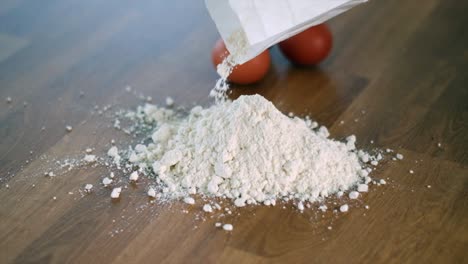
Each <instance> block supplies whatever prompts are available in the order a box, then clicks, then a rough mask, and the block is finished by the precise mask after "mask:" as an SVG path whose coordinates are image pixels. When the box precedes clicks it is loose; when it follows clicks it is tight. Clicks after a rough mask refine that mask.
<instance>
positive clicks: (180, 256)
mask: <svg viewBox="0 0 468 264" xmlns="http://www.w3.org/2000/svg"><path fill="white" fill-rule="evenodd" d="M466 10H468V3H467V2H466V1H458V0H444V1H442V0H427V1H424V3H421V2H418V1H403V0H388V1H378V0H374V1H370V2H369V3H367V4H365V5H362V6H360V7H357V8H355V9H353V10H351V11H350V12H348V13H346V14H343V15H341V16H339V17H337V18H335V19H333V20H332V21H330V22H329V24H330V26H331V28H332V30H333V34H334V40H335V42H334V50H333V53H332V54H331V56H330V57H329V58H328V59H327V60H326V61H325V62H324V63H322V64H321V65H320V66H318V67H311V68H297V67H294V66H292V65H290V64H289V63H288V62H287V60H285V58H284V57H283V56H282V55H281V54H280V52H279V50H278V49H277V48H272V49H271V54H272V69H271V70H270V72H269V73H268V75H267V77H266V78H265V80H263V81H262V82H261V83H259V84H256V85H253V86H235V87H234V88H233V91H232V94H231V97H232V98H236V97H238V96H240V95H242V94H254V93H260V94H262V95H264V96H265V97H266V98H267V99H269V100H271V101H272V102H273V103H274V104H275V105H276V106H277V107H278V108H279V109H280V110H281V111H283V112H284V113H289V112H293V113H295V114H297V115H300V116H305V115H310V116H311V117H313V118H314V119H316V120H318V121H319V122H320V123H321V124H324V125H326V126H328V127H329V128H330V131H331V133H332V136H333V137H335V138H338V139H340V138H343V137H345V136H347V135H350V134H355V135H356V136H357V138H358V146H359V147H361V148H364V149H374V148H392V149H396V150H397V151H398V152H400V153H402V154H404V156H405V159H404V160H403V161H399V162H395V161H392V160H389V161H387V162H385V163H384V164H382V166H381V167H380V168H379V169H378V170H377V171H375V172H374V173H373V177H375V178H376V179H386V181H387V182H388V184H386V185H383V186H376V187H373V188H371V191H370V192H369V193H367V194H365V195H363V196H362V198H361V199H359V200H358V201H347V200H346V199H344V200H338V199H331V200H329V201H328V202H327V205H328V206H329V207H330V208H331V209H335V208H337V207H339V205H340V204H342V203H343V202H348V203H349V204H350V207H351V210H350V211H349V212H348V213H346V214H339V213H333V212H332V210H328V211H327V212H325V213H322V212H319V211H318V210H317V209H316V207H317V206H318V204H315V205H313V207H314V209H313V210H306V211H305V212H304V213H298V212H297V211H296V210H294V209H293V208H292V206H291V205H290V204H285V208H283V207H282V206H276V207H274V208H266V207H259V208H256V207H246V208H241V209H234V210H233V214H232V215H231V216H227V217H225V218H222V219H218V218H217V217H213V218H211V217H210V215H208V214H206V213H203V212H202V211H201V210H200V208H201V206H202V205H203V204H202V203H201V201H200V200H199V199H198V200H197V202H198V203H197V204H196V205H195V206H187V205H185V204H183V203H180V202H175V203H172V204H163V205H160V204H152V203H150V201H149V200H148V198H147V197H146V195H145V186H146V184H147V181H149V180H148V179H144V181H143V182H142V183H140V184H138V185H136V186H129V189H128V190H126V191H125V192H124V193H123V195H122V198H121V199H120V200H119V201H117V202H111V201H110V200H109V194H110V191H111V190H110V189H107V188H102V187H99V184H98V183H99V181H100V179H102V177H104V176H106V175H107V173H108V170H107V169H105V168H102V167H100V166H96V167H91V168H86V167H77V168H75V169H73V170H71V171H69V172H67V171H63V170H57V165H56V164H55V160H62V161H63V160H64V159H66V158H77V157H82V156H83V153H84V149H86V148H88V147H94V148H95V153H104V152H105V150H106V149H108V148H109V146H110V140H111V139H114V140H115V141H116V142H117V144H118V145H126V144H129V143H130V142H132V141H134V140H135V139H133V138H131V137H129V136H127V135H125V134H123V133H121V132H119V131H116V130H115V129H113V128H112V127H111V124H112V117H111V113H112V112H115V110H118V109H121V108H130V107H135V106H136V105H139V104H141V103H142V100H140V99H139V98H138V97H139V95H140V94H143V95H145V96H151V97H152V98H153V102H156V103H163V102H164V99H165V97H166V96H172V97H173V98H174V99H175V101H176V103H177V104H178V105H185V106H191V105H192V104H194V103H199V104H203V105H208V104H210V103H211V100H210V99H209V98H208V96H207V95H208V93H209V91H210V89H211V88H212V87H213V85H214V81H215V79H216V77H217V75H216V73H215V71H214V70H213V68H212V65H211V61H210V51H211V47H212V45H213V43H214V42H215V40H216V39H217V38H218V34H217V32H216V29H215V27H214V25H213V23H212V22H211V20H210V18H209V16H208V14H207V11H206V10H205V8H204V6H203V3H202V1H184V2H183V3H182V2H181V1H172V2H171V1H150V0H143V1H133V2H132V1H94V0H82V1H71V0H61V1H57V0H49V1H32V0H29V1H28V0H7V1H4V2H2V3H0V42H1V43H0V49H1V50H0V55H1V54H4V55H1V57H2V58H1V59H0V100H1V102H0V137H1V139H2V140H1V141H0V150H1V152H0V182H1V185H0V201H2V202H1V203H0V262H1V263H467V262H468V254H467V253H466V249H467V248H468V220H467V219H468V199H467V198H468V167H467V165H468V151H467V149H468V86H467V83H468V75H467V74H466V73H467V72H468V36H467V35H466V34H465V33H466V28H467V25H468V16H466ZM1 36H3V37H1ZM5 36H7V37H5ZM5 39H7V40H8V41H6V42H5V41H2V40H5ZM12 40H13V41H12ZM5 54H6V55H5ZM127 85H130V86H132V87H133V89H134V91H136V94H135V95H134V94H132V93H127V92H126V91H125V89H124V87H126V86H127ZM6 97H11V98H12V99H13V102H12V103H11V104H7V103H6V102H5V99H6ZM95 105H97V106H99V107H100V108H102V107H103V106H105V105H112V109H111V111H108V112H107V113H104V114H103V115H99V114H98V113H97V112H96V111H94V110H93V109H94V107H95ZM66 125H71V126H73V131H72V132H71V133H67V132H66V131H65V126H66ZM42 128H44V129H42ZM371 141H372V142H373V143H371ZM438 143H441V147H438ZM51 169H54V170H56V171H57V174H58V175H57V176H56V177H54V178H47V177H44V176H43V173H44V172H47V171H49V170H51ZM410 169H411V170H414V174H410V173H409V170H410ZM86 183H93V184H95V185H96V188H95V191H94V192H93V193H92V195H81V194H80V192H79V191H80V190H81V189H82V187H83V185H84V184H86ZM7 185H8V188H7V187H6V186H7ZM428 186H430V188H429V187H428ZM69 192H72V193H73V194H69ZM54 196H55V197H56V199H55V200H54V199H53V197H54ZM365 205H368V206H369V209H365ZM183 210H188V213H183V212H182V211H183ZM217 221H223V222H231V223H233V224H234V231H233V232H231V233H226V232H224V231H221V230H219V229H216V228H215V227H214V223H215V222H217ZM328 227H331V228H332V229H331V230H329V229H328Z"/></svg>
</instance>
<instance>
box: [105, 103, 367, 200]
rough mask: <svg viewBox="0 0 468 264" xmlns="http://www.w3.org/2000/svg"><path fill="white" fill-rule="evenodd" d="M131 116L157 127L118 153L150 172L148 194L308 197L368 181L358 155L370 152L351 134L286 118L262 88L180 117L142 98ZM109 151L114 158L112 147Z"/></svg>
mask: <svg viewBox="0 0 468 264" xmlns="http://www.w3.org/2000/svg"><path fill="white" fill-rule="evenodd" d="M134 117H137V118H139V119H141V120H144V121H145V122H147V123H152V124H154V125H155V130H154V131H153V132H152V133H151V139H150V140H149V141H150V142H149V143H147V144H138V145H136V146H134V147H133V148H132V149H131V150H130V152H126V154H125V155H126V156H127V158H126V159H124V160H125V162H130V163H131V164H132V165H134V166H135V167H136V168H139V173H141V174H147V175H149V176H150V177H155V179H156V182H157V183H158V184H156V186H155V187H154V188H151V192H152V196H158V197H165V198H169V199H180V198H187V197H190V196H192V195H195V194H197V195H201V196H206V197H223V198H228V199H231V200H232V201H233V202H234V204H235V205H236V206H238V207H241V206H244V205H246V204H258V203H264V204H267V205H270V204H275V203H276V201H277V200H278V199H297V200H299V201H311V202H313V201H317V200H320V199H322V198H325V197H327V196H329V195H331V194H334V193H337V192H341V191H346V190H349V189H351V188H353V187H356V186H357V185H358V184H363V183H367V182H369V181H370V180H369V178H368V177H367V175H368V173H369V171H370V168H364V163H363V162H362V158H363V157H364V158H365V159H367V160H368V159H369V155H368V154H367V153H365V152H363V151H362V150H359V151H357V150H356V148H355V145H354V143H355V141H356V139H355V137H354V136H350V137H348V139H347V142H344V143H343V142H339V141H335V140H332V139H329V138H328V135H329V134H328V131H327V129H326V128H325V127H318V126H317V123H316V122H312V121H311V120H309V119H301V118H298V117H294V118H291V117H288V116H286V115H284V114H282V113H281V112H280V111H279V110H278V109H276V108H275V107H274V105H273V104H272V103H270V102H269V101H268V100H266V99H265V98H263V97H262V96H260V95H252V96H241V97H239V98H238V99H237V100H235V101H222V102H218V103H217V104H214V105H212V106H210V107H208V108H202V107H201V106H196V107H194V108H192V109H191V110H190V112H189V113H188V114H187V115H183V116H181V115H180V114H176V112H175V111H173V110H170V109H168V108H164V107H157V106H154V105H146V106H144V107H141V108H140V109H139V110H138V111H137V112H136V113H134ZM146 142H148V141H146ZM110 155H111V156H112V157H113V158H114V160H115V158H116V157H119V158H118V161H119V162H120V160H121V159H120V154H119V152H118V151H117V150H116V149H113V150H112V151H110ZM122 155H124V154H123V153H122ZM366 191H367V189H366Z"/></svg>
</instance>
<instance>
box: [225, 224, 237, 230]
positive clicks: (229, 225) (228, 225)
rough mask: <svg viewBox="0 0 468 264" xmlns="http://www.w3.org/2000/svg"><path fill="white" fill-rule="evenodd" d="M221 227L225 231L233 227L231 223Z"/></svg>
mask: <svg viewBox="0 0 468 264" xmlns="http://www.w3.org/2000/svg"><path fill="white" fill-rule="evenodd" d="M223 229H224V230H226V231H232V230H233V229H234V227H233V226H232V225H231V224H224V225H223Z"/></svg>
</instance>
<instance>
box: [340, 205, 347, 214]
mask: <svg viewBox="0 0 468 264" xmlns="http://www.w3.org/2000/svg"><path fill="white" fill-rule="evenodd" d="M348 210H349V206H348V205H347V204H344V205H342V206H340V212H342V213H345V212H348Z"/></svg>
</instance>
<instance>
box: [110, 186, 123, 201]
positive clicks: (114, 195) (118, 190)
mask: <svg viewBox="0 0 468 264" xmlns="http://www.w3.org/2000/svg"><path fill="white" fill-rule="evenodd" d="M121 192H122V188H120V187H118V188H114V189H113V190H112V192H111V195H110V196H111V198H112V199H117V198H119V197H120V193H121Z"/></svg>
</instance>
